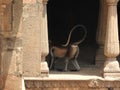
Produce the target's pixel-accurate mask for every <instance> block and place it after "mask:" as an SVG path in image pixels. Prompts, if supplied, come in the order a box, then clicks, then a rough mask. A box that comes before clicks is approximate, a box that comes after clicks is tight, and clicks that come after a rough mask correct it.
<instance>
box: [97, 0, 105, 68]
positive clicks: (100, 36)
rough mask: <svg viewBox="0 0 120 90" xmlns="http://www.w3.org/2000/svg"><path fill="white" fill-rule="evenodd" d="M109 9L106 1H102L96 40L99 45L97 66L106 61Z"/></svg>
mask: <svg viewBox="0 0 120 90" xmlns="http://www.w3.org/2000/svg"><path fill="white" fill-rule="evenodd" d="M106 17H107V7H106V5H105V1H104V0H100V11H99V21H98V31H97V35H96V40H97V43H98V45H99V48H98V51H97V54H96V66H102V65H103V63H104V60H105V57H104V43H105V36H106V31H105V30H106V24H107V19H106Z"/></svg>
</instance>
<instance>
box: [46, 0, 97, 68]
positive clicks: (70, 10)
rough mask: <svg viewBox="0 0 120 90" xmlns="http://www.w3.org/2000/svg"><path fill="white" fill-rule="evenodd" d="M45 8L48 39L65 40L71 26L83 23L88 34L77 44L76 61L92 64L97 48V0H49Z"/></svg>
mask: <svg viewBox="0 0 120 90" xmlns="http://www.w3.org/2000/svg"><path fill="white" fill-rule="evenodd" d="M47 8H48V13H47V14H48V34H49V40H52V41H53V42H58V43H63V42H66V39H67V36H68V33H69V32H70V30H71V28H72V27H73V26H74V25H77V24H83V25H84V26H85V27H86V28H87V31H88V34H87V37H86V40H85V41H84V42H83V43H82V44H80V45H79V47H80V55H79V58H78V62H79V64H80V66H88V65H94V64H95V56H96V51H97V48H98V45H97V43H96V31H97V24H98V14H99V1H98V0H92V1H89V0H80V1H79V0H77V1H74V0H57V1H56V0H51V1H49V3H48V6H47ZM80 35H81V34H80ZM58 62H59V61H58ZM59 63H60V62H59ZM56 66H57V65H56Z"/></svg>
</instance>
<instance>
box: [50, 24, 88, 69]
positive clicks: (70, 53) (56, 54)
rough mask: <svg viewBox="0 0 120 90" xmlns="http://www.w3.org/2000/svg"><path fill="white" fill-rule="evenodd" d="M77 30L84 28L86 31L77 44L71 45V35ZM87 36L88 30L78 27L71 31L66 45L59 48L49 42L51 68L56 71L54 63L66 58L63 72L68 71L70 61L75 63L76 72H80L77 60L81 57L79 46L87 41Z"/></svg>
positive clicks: (81, 26)
mask: <svg viewBox="0 0 120 90" xmlns="http://www.w3.org/2000/svg"><path fill="white" fill-rule="evenodd" d="M77 28H82V30H84V35H83V38H82V39H81V40H79V41H77V42H72V43H71V42H70V39H71V34H72V32H73V31H74V30H75V29H77ZM77 30H81V29H77ZM86 35H87V30H86V28H85V26H83V25H76V26H74V27H73V28H72V29H71V31H70V33H69V36H68V39H67V42H66V44H63V45H59V46H57V45H55V44H54V43H52V42H51V41H50V42H49V45H50V53H49V59H48V62H49V63H48V64H49V68H50V69H55V68H54V63H55V59H56V58H64V59H65V67H64V69H63V71H68V64H69V61H70V60H71V62H72V63H73V65H74V67H75V68H76V71H78V70H80V66H79V64H78V62H77V58H78V55H79V46H78V45H79V44H80V43H82V42H83V41H84V40H85V38H86Z"/></svg>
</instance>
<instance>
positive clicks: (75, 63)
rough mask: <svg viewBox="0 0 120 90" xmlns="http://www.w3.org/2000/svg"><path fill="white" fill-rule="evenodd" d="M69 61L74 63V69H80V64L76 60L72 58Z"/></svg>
mask: <svg viewBox="0 0 120 90" xmlns="http://www.w3.org/2000/svg"><path fill="white" fill-rule="evenodd" d="M71 62H72V63H73V65H74V67H75V68H76V70H77V71H79V70H80V66H79V64H78V62H77V60H76V59H74V60H72V61H71Z"/></svg>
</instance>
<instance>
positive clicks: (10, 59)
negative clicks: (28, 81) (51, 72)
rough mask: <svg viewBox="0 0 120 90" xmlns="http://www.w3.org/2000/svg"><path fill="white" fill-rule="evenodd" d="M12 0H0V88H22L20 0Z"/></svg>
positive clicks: (14, 89)
mask: <svg viewBox="0 0 120 90" xmlns="http://www.w3.org/2000/svg"><path fill="white" fill-rule="evenodd" d="M14 1H15V3H14V4H13V1H12V0H1V1H0V41H1V42H0V48H1V53H0V55H1V56H0V57H1V58H0V59H1V60H0V62H1V63H0V64H1V65H0V69H1V74H0V82H1V83H0V84H1V85H0V90H22V53H23V47H22V34H21V31H22V28H21V27H22V18H21V17H22V16H21V14H22V0H18V1H17V0H14ZM16 1H17V2H16ZM18 6H19V10H17V8H18Z"/></svg>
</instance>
